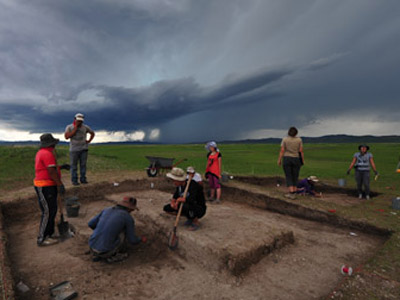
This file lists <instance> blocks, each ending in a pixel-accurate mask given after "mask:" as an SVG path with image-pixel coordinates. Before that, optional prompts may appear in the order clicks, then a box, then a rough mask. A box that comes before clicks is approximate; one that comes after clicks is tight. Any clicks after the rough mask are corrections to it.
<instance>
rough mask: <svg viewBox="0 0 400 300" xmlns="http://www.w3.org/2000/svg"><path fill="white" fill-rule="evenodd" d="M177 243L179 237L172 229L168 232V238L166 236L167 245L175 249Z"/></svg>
mask: <svg viewBox="0 0 400 300" xmlns="http://www.w3.org/2000/svg"><path fill="white" fill-rule="evenodd" d="M178 244H179V237H178V236H177V234H176V233H175V232H174V231H172V232H171V233H170V234H169V238H168V247H169V249H171V250H175V249H176V248H177V247H178Z"/></svg>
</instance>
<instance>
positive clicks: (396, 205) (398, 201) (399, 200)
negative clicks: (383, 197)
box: [392, 197, 400, 209]
mask: <svg viewBox="0 0 400 300" xmlns="http://www.w3.org/2000/svg"><path fill="white" fill-rule="evenodd" d="M392 208H393V209H400V197H396V198H393V199H392Z"/></svg>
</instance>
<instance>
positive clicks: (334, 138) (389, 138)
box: [219, 134, 400, 144]
mask: <svg viewBox="0 0 400 300" xmlns="http://www.w3.org/2000/svg"><path fill="white" fill-rule="evenodd" d="M301 138H302V140H303V142H304V143H308V144H319V143H332V144H336V143H360V144H361V143H400V136H398V135H386V136H373V135H363V136H355V135H346V134H337V135H325V136H321V137H301ZM281 141H282V139H281V138H267V139H254V140H241V141H223V142H219V143H220V144H221V143H225V144H233V143H234V144H279V143H280V142H281Z"/></svg>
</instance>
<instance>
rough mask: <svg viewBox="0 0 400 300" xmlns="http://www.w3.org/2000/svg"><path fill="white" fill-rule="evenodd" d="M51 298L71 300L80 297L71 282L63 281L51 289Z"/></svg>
mask: <svg viewBox="0 0 400 300" xmlns="http://www.w3.org/2000/svg"><path fill="white" fill-rule="evenodd" d="M50 296H51V299H54V300H71V299H74V298H76V297H78V293H77V292H76V291H75V290H74V288H73V286H72V284H71V282H69V281H63V282H60V283H59V284H56V285H55V286H53V287H51V288H50Z"/></svg>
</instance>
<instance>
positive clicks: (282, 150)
mask: <svg viewBox="0 0 400 300" xmlns="http://www.w3.org/2000/svg"><path fill="white" fill-rule="evenodd" d="M283 153H285V148H284V147H283V145H282V146H281V151H280V152H279V157H278V166H280V165H281V164H282V157H283Z"/></svg>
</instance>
